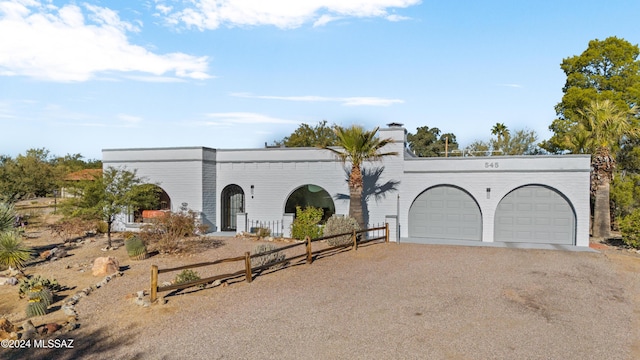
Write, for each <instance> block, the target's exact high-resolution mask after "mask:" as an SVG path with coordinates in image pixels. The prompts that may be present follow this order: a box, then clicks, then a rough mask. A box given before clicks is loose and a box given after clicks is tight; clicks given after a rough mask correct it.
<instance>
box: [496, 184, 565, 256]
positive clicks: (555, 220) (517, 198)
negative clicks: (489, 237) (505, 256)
mask: <svg viewBox="0 0 640 360" xmlns="http://www.w3.org/2000/svg"><path fill="white" fill-rule="evenodd" d="M575 227H576V215H575V212H574V211H573V208H572V207H571V205H570V204H569V201H568V200H567V199H566V198H565V197H564V196H563V195H562V194H561V193H560V192H558V191H556V190H555V189H552V188H549V187H546V186H542V185H527V186H523V187H520V188H517V189H515V190H513V191H511V192H510V193H508V194H507V195H506V196H505V197H504V198H502V200H500V203H499V204H498V208H497V209H496V217H495V226H494V231H495V235H494V241H499V242H526V243H541V244H562V245H573V244H575V237H576V236H575Z"/></svg>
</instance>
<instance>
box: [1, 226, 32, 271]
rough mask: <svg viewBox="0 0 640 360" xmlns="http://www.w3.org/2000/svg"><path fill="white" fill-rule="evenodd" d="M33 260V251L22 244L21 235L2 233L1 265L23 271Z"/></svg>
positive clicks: (9, 232) (11, 232)
mask: <svg viewBox="0 0 640 360" xmlns="http://www.w3.org/2000/svg"><path fill="white" fill-rule="evenodd" d="M29 259H31V249H29V248H28V247H26V246H24V245H23V244H22V239H21V238H20V235H18V233H16V232H14V231H7V232H3V233H0V265H2V266H8V267H10V268H14V269H22V267H24V264H25V263H26V262H27V261H28V260H29Z"/></svg>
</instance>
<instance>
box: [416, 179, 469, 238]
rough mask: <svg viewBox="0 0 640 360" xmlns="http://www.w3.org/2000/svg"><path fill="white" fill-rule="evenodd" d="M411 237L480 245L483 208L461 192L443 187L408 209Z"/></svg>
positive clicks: (439, 187) (426, 192)
mask: <svg viewBox="0 0 640 360" xmlns="http://www.w3.org/2000/svg"><path fill="white" fill-rule="evenodd" d="M409 237H411V238H429V239H445V240H446V239H452V240H477V241H480V240H481V239H482V216H481V215H480V208H479V207H478V204H477V203H476V202H475V200H474V199H473V198H472V197H471V195H469V194H468V193H467V192H465V191H463V190H461V189H459V188H456V187H453V186H444V185H443V186H436V187H433V188H431V189H428V190H427V191H425V192H423V193H422V194H420V195H419V196H418V197H417V198H416V200H415V201H414V202H413V204H412V205H411V208H410V209H409Z"/></svg>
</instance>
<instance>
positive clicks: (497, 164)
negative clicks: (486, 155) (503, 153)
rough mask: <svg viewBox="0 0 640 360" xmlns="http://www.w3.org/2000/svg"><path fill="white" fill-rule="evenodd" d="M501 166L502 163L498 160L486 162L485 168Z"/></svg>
mask: <svg viewBox="0 0 640 360" xmlns="http://www.w3.org/2000/svg"><path fill="white" fill-rule="evenodd" d="M499 167H500V164H499V163H498V162H497V161H496V162H485V163H484V168H485V169H497V168H499Z"/></svg>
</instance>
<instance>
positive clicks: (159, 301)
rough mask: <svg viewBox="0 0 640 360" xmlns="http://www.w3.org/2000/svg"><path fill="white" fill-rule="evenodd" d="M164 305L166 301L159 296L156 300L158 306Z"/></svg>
mask: <svg viewBox="0 0 640 360" xmlns="http://www.w3.org/2000/svg"><path fill="white" fill-rule="evenodd" d="M166 303H167V299H165V298H164V296H160V297H159V298H158V304H160V305H164V304H166Z"/></svg>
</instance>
